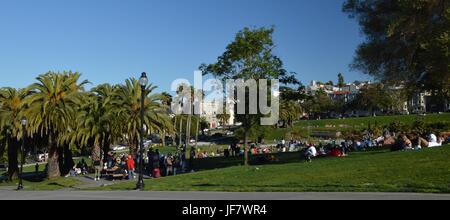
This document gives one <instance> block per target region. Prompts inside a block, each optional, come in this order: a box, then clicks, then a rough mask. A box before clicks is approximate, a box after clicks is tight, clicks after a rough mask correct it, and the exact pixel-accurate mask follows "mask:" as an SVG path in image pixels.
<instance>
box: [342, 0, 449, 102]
mask: <svg viewBox="0 0 450 220" xmlns="http://www.w3.org/2000/svg"><path fill="white" fill-rule="evenodd" d="M343 11H344V12H345V13H347V14H349V15H350V17H352V18H355V19H356V20H357V21H358V22H359V24H360V26H361V29H362V31H363V33H364V34H365V35H366V41H365V42H364V43H362V44H361V45H360V46H359V47H358V49H357V51H356V58H355V60H354V63H353V64H352V66H353V68H355V69H358V70H361V71H363V72H365V73H367V74H369V75H371V76H374V77H375V78H376V79H379V80H381V81H382V82H384V83H390V84H402V85H404V86H405V89H406V91H408V92H409V93H415V92H423V91H429V92H431V93H432V95H433V97H435V98H434V99H433V100H435V101H434V102H435V104H436V105H437V106H438V107H437V108H438V109H440V110H441V111H442V110H444V109H445V105H446V104H448V102H449V97H450V86H449V85H450V65H449V64H450V53H449V48H450V1H448V0H426V1H425V0H409V1H404V0H347V1H346V3H345V4H344V7H343Z"/></svg>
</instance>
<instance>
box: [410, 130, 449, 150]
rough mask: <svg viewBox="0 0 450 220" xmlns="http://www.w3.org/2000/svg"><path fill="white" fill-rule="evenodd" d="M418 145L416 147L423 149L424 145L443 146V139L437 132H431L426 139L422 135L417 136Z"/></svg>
mask: <svg viewBox="0 0 450 220" xmlns="http://www.w3.org/2000/svg"><path fill="white" fill-rule="evenodd" d="M416 143H417V147H416V149H421V148H424V147H430V148H431V147H440V146H442V143H443V140H442V138H441V137H439V138H438V137H437V136H436V135H435V134H433V133H431V132H430V134H429V135H428V140H425V138H422V137H420V136H417V142H416Z"/></svg>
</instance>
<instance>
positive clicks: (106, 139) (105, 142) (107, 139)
mask: <svg viewBox="0 0 450 220" xmlns="http://www.w3.org/2000/svg"><path fill="white" fill-rule="evenodd" d="M110 136H111V135H110V134H109V133H106V134H105V137H104V140H103V152H105V154H107V153H108V152H109V151H110V150H111V149H110V146H111V139H110ZM103 162H106V161H103Z"/></svg>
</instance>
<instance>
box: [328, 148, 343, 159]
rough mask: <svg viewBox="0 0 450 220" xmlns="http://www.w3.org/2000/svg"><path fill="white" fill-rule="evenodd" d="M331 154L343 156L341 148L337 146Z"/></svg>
mask: <svg viewBox="0 0 450 220" xmlns="http://www.w3.org/2000/svg"><path fill="white" fill-rule="evenodd" d="M330 156H332V157H341V156H342V152H341V150H339V148H338V147H337V146H336V147H334V148H333V149H332V150H331V152H330Z"/></svg>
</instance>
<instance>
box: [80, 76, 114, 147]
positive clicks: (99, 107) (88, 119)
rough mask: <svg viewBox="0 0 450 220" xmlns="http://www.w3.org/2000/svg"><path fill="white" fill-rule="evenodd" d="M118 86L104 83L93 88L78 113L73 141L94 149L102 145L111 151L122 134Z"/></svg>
mask: <svg viewBox="0 0 450 220" xmlns="http://www.w3.org/2000/svg"><path fill="white" fill-rule="evenodd" d="M116 92H117V87H115V86H111V85H110V84H102V85H99V86H97V87H95V88H93V89H92V90H91V92H90V93H88V94H87V95H86V97H85V99H84V102H83V104H81V109H80V111H79V112H78V114H77V123H78V124H77V126H78V128H77V132H76V135H75V137H74V138H73V139H72V142H73V141H79V144H80V145H82V146H85V147H90V148H91V149H93V147H94V146H97V147H100V146H102V148H103V152H105V153H106V152H109V151H110V145H111V143H113V142H115V141H117V140H118V139H119V138H120V137H121V136H122V130H121V123H122V122H123V120H122V119H121V118H119V113H118V112H119V111H118V109H117V106H116V104H117V103H116V101H115V98H116Z"/></svg>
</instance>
